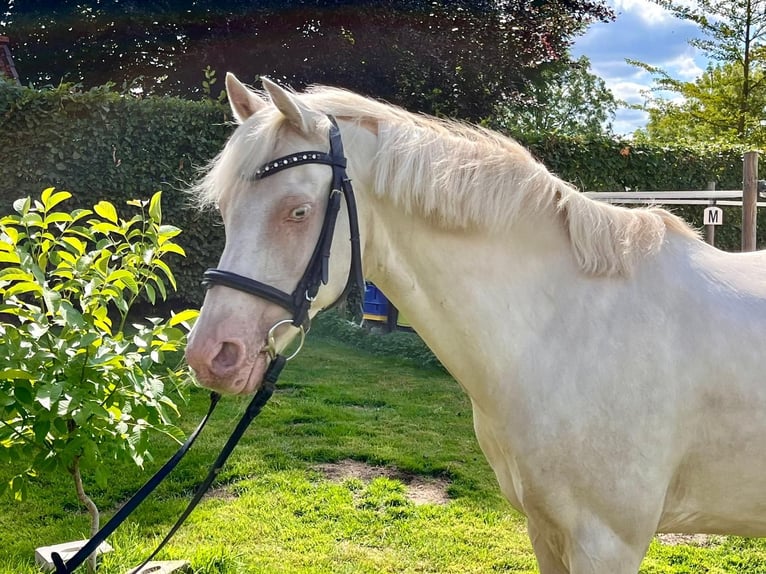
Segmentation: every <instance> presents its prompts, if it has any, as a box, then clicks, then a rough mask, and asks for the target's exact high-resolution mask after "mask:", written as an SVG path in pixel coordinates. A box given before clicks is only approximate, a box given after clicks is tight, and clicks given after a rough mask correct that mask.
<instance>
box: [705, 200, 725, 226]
mask: <svg viewBox="0 0 766 574" xmlns="http://www.w3.org/2000/svg"><path fill="white" fill-rule="evenodd" d="M703 219H704V220H705V225H723V209H721V208H720V207H716V206H714V205H711V206H710V207H706V208H705V215H704V218H703Z"/></svg>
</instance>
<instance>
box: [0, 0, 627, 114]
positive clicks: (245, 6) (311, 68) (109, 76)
mask: <svg viewBox="0 0 766 574" xmlns="http://www.w3.org/2000/svg"><path fill="white" fill-rule="evenodd" d="M7 1H9V0H6V2H7ZM0 12H1V10H0ZM8 12H9V13H10V16H9V17H8V18H7V19H6V25H5V28H4V29H3V28H0V31H3V32H4V33H5V34H6V35H9V36H11V37H12V39H13V40H14V41H15V46H14V56H15V59H16V62H17V68H18V69H19V72H20V74H21V75H22V76H24V77H25V78H26V80H24V81H29V80H31V81H33V82H36V83H40V82H43V83H45V82H54V83H56V82H59V81H60V80H61V78H62V77H63V78H65V79H66V80H67V81H81V82H83V83H84V84H85V86H86V87H90V86H93V85H96V84H101V83H104V82H106V81H113V82H116V83H118V84H121V83H123V82H125V83H127V84H130V83H132V82H134V80H136V78H138V77H142V78H143V79H141V80H138V83H137V84H136V87H137V88H140V89H143V90H144V92H154V93H172V94H176V95H188V94H190V93H192V92H193V91H194V90H199V85H200V83H201V80H202V72H201V70H202V69H204V68H205V67H206V66H210V68H211V69H212V70H214V71H217V72H218V73H219V75H221V73H222V72H224V71H233V72H235V73H237V74H238V75H239V76H240V77H243V78H245V79H248V80H254V79H255V78H256V75H257V74H264V75H269V76H270V77H272V78H273V79H276V80H281V81H285V82H286V83H288V84H290V85H292V86H293V87H295V88H297V89H301V88H303V87H304V86H305V85H307V84H312V83H326V84H332V85H338V86H342V87H346V88H349V89H352V90H355V91H358V92H361V93H364V94H367V95H371V96H375V97H379V98H383V99H386V100H388V101H391V102H392V103H396V104H400V105H403V106H405V107H407V108H410V109H415V110H420V111H425V112H431V113H436V114H442V115H454V116H459V117H463V118H466V119H471V120H479V119H482V118H484V117H487V116H488V115H489V114H491V113H492V110H493V109H494V107H495V104H496V102H497V101H498V100H501V99H503V100H509V101H514V100H521V99H523V98H522V96H523V94H524V93H525V91H526V89H527V87H528V86H529V85H530V83H531V82H533V81H535V80H536V79H537V77H538V75H539V72H540V71H541V70H542V69H543V68H544V67H545V66H546V65H550V64H554V63H557V62H559V61H560V60H562V59H566V58H567V48H568V47H569V45H570V43H571V39H572V37H573V36H575V35H576V34H579V33H581V32H582V31H584V30H585V28H586V27H587V26H588V24H590V23H591V22H594V21H607V20H609V19H610V18H612V17H613V14H612V12H611V10H610V9H609V8H608V7H607V6H606V3H605V0H549V1H543V0H472V1H469V0H382V1H381V0H356V1H352V0H329V1H322V2H320V1H319V0H284V1H282V2H277V1H276V0H273V1H261V2H257V3H253V2H246V1H244V0H217V1H214V0H195V1H193V2H191V3H190V2H182V1H181V0H163V1H160V2H152V3H147V2H139V1H138V0H120V1H118V0H101V1H98V2H97V1H96V0H91V1H82V0H58V1H50V0H48V1H41V2H36V3H31V2H22V1H20V0H16V1H15V2H14V3H13V7H12V9H10V10H8ZM75 39H76V40H77V41H73V40H75Z"/></svg>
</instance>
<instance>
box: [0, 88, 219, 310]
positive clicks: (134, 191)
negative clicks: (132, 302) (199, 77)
mask: <svg viewBox="0 0 766 574" xmlns="http://www.w3.org/2000/svg"><path fill="white" fill-rule="evenodd" d="M226 113H227V108H224V107H223V106H221V105H220V104H217V103H214V102H209V101H204V102H199V101H196V102H195V101H187V100H182V99H178V98H144V99H138V98H134V97H130V96H125V95H122V94H120V93H118V92H116V91H114V90H112V89H111V88H110V87H109V86H105V87H100V88H95V89H93V90H90V91H87V92H82V91H80V90H78V89H76V88H75V87H72V86H67V85H64V86H60V87H57V88H53V89H47V90H32V89H29V88H23V87H20V86H18V85H15V84H12V83H10V82H6V81H3V80H2V79H0V134H1V135H2V144H0V145H2V151H1V152H0V158H1V159H0V212H1V213H9V212H10V211H11V204H12V203H13V200H15V199H17V198H19V197H23V196H33V197H34V196H38V195H39V194H40V191H41V190H43V189H45V188H47V187H50V186H54V187H56V188H58V189H64V190H67V191H71V192H72V193H73V194H74V198H73V199H72V200H70V201H69V202H68V204H67V206H68V208H70V209H71V208H73V207H87V206H91V205H93V204H95V203H96V202H97V201H99V200H102V199H108V200H109V201H111V202H113V203H115V204H117V205H119V204H123V203H124V202H125V201H127V200H129V199H148V198H149V197H151V196H152V195H153V193H154V192H156V191H157V190H162V191H163V198H162V199H163V201H162V204H163V205H162V207H163V211H164V219H165V221H167V222H169V223H172V224H173V225H176V226H178V227H180V228H181V229H183V234H182V235H181V237H180V238H179V243H180V244H181V245H182V246H183V247H184V249H185V250H186V253H187V257H186V258H185V259H182V258H178V260H174V261H172V262H171V265H172V267H173V269H174V271H175V272H176V277H177V280H178V287H179V290H178V293H179V296H181V297H183V298H184V299H185V300H186V301H188V302H194V303H199V302H201V298H202V294H203V293H202V289H201V287H200V278H201V269H204V268H206V267H209V266H212V265H214V264H215V262H216V261H217V260H218V257H219V255H220V253H221V250H222V249H223V228H222V227H221V225H220V222H219V221H217V220H216V218H215V216H214V215H213V214H210V213H206V214H200V213H198V212H196V211H195V210H193V209H192V208H191V207H190V205H189V199H188V196H187V195H186V194H185V190H186V189H188V187H189V183H190V182H191V181H193V180H194V179H195V178H196V177H197V175H198V170H199V169H200V168H201V167H203V166H204V165H205V164H206V163H207V162H208V161H209V160H210V159H211V158H213V157H214V156H215V154H216V153H218V151H220V149H221V147H222V145H223V142H224V141H225V140H226V138H227V137H228V135H229V134H230V133H231V130H232V128H231V126H230V125H229V124H228V123H227V116H226Z"/></svg>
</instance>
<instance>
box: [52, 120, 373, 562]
mask: <svg viewBox="0 0 766 574" xmlns="http://www.w3.org/2000/svg"><path fill="white" fill-rule="evenodd" d="M328 118H329V119H330V123H331V126H330V133H329V139H330V153H325V152H320V151H307V152H301V153H296V154H292V155H289V156H284V157H280V158H277V159H275V160H272V161H270V162H268V163H266V164H264V165H263V166H261V167H260V168H259V169H258V170H257V171H256V172H255V176H254V179H256V180H260V179H263V178H266V177H268V176H270V175H272V174H274V173H278V172H280V171H282V170H285V169H288V168H291V167H295V166H298V165H303V164H307V163H319V164H325V165H329V166H330V167H331V168H332V184H331V187H330V197H329V199H328V202H327V210H326V211H325V218H324V223H323V224H322V230H321V232H320V233H319V238H318V240H317V244H316V247H315V248H314V252H313V254H312V256H311V259H310V260H309V263H308V265H307V266H306V270H305V271H304V273H303V276H302V277H301V279H300V280H299V281H298V284H297V286H296V287H295V289H294V290H293V292H292V293H286V292H284V291H282V290H280V289H277V288H275V287H272V286H271V285H267V284H265V283H261V282H260V281H256V280H255V279H251V278H249V277H245V276H243V275H238V274H236V273H232V272H230V271H225V270H222V269H208V270H207V271H205V272H204V274H203V276H202V277H203V280H202V284H203V285H204V286H205V287H206V288H207V289H210V288H212V287H214V286H215V285H223V286H225V287H229V288H232V289H237V290H239V291H244V292H246V293H249V294H251V295H255V296H256V297H261V298H263V299H266V300H267V301H270V302H272V303H275V304H277V305H279V306H280V307H282V308H284V309H286V310H287V311H289V312H290V313H291V314H292V318H291V319H283V320H282V321H279V322H277V323H276V324H275V325H274V326H273V327H272V328H271V329H270V330H269V334H268V336H267V349H268V352H269V354H270V356H271V362H270V363H269V367H268V369H267V370H266V373H265V374H264V377H263V383H262V385H261V388H260V389H259V390H258V392H257V393H256V394H255V396H253V398H252V400H251V401H250V404H249V405H248V406H247V408H246V409H245V413H244V414H243V415H242V418H241V419H240V421H239V422H238V423H237V426H236V427H235V428H234V430H233V431H232V433H231V436H229V438H228V440H227V441H226V443H225V444H224V446H223V448H222V449H221V452H220V454H219V455H218V457H217V458H216V460H215V462H213V464H212V465H211V466H210V468H209V470H208V473H207V475H206V476H205V479H204V480H203V481H202V482H201V483H200V484H199V486H198V487H197V490H196V491H195V493H194V496H193V497H192V499H191V500H190V501H189V504H188V505H187V507H186V509H185V510H184V511H183V513H182V514H181V516H179V518H178V520H177V521H176V523H175V524H174V525H173V527H172V528H171V529H170V531H169V532H168V533H167V535H166V536H165V538H163V540H162V542H160V543H159V545H158V546H157V548H155V550H154V551H153V552H152V553H151V555H149V557H148V558H147V559H146V560H144V562H143V563H142V564H141V565H140V566H138V567H137V568H133V569H131V572H135V573H136V574H138V573H140V572H141V570H142V569H143V568H144V566H146V565H147V564H148V563H149V561H150V560H152V558H154V557H155V556H156V555H157V553H158V552H159V551H160V550H161V549H162V548H163V547H164V546H165V545H166V544H167V542H168V541H169V540H170V539H171V538H172V537H173V535H174V534H175V533H176V531H177V530H178V529H179V528H180V527H181V525H182V524H183V523H184V521H185V520H186V519H187V518H188V516H189V515H190V514H191V513H192V511H193V510H194V508H195V507H196V506H197V504H199V502H200V501H201V500H202V498H203V497H204V495H205V493H206V492H207V491H208V489H209V488H210V486H211V485H212V484H213V482H214V481H215V479H216V477H217V476H218V474H219V473H220V471H221V469H222V468H223V465H224V464H225V463H226V460H227V459H228V458H229V455H230V454H231V453H232V451H233V450H234V447H236V445H237V443H238V442H239V440H240V439H241V438H242V435H243V434H244V433H245V431H246V430H247V428H248V427H249V426H250V423H251V422H252V421H253V419H255V417H257V416H258V415H259V414H260V412H261V410H262V409H263V407H264V406H265V405H266V403H267V402H268V400H269V399H270V398H271V395H272V393H273V392H274V388H275V385H276V382H277V379H278V378H279V375H280V374H281V372H282V369H283V368H284V366H285V365H286V363H287V361H289V360H290V359H292V358H293V357H295V356H296V355H297V354H298V352H299V351H300V349H301V347H302V345H303V338H304V337H305V334H306V331H307V330H308V324H309V316H308V312H309V309H310V307H311V304H312V303H313V302H314V301H315V300H316V296H317V293H318V291H319V288H320V287H321V285H326V284H327V282H328V280H329V262H330V248H331V246H332V239H333V236H334V235H335V223H336V221H337V218H338V213H339V211H340V205H341V203H340V202H341V197H343V198H345V200H346V208H347V211H348V220H349V230H350V241H351V264H350V266H349V272H348V280H347V281H346V286H345V288H344V289H343V292H342V293H341V294H340V296H339V297H338V298H337V299H336V300H335V302H334V303H333V304H332V305H330V307H334V306H335V305H337V304H338V303H339V302H341V301H342V300H343V299H345V297H346V296H347V295H348V294H349V292H350V291H351V289H352V288H353V286H354V285H357V286H358V287H359V288H360V289H361V290H362V292H364V277H363V275H362V258H361V249H360V241H359V219H358V215H357V210H356V201H355V198H354V190H353V187H352V186H351V180H350V179H349V178H348V175H347V174H346V157H345V155H344V152H343V141H342V140H341V134H340V129H339V128H338V124H337V123H336V121H335V118H333V117H332V116H328ZM288 323H290V324H292V325H294V326H295V327H298V328H299V329H300V336H301V340H300V346H299V347H298V349H297V350H296V351H295V352H293V353H292V354H291V355H290V356H289V357H285V356H283V355H280V354H279V353H278V352H277V350H276V341H275V331H276V329H277V328H278V327H280V326H281V325H284V324H288ZM219 399H220V395H219V394H218V393H215V392H213V393H211V394H210V406H209V408H208V411H207V414H205V416H204V417H203V418H202V421H200V423H199V425H198V426H197V428H196V429H195V430H194V432H192V434H191V435H189V437H188V438H187V439H186V442H184V444H183V445H181V447H180V448H179V449H178V451H177V452H176V453H175V454H174V455H173V456H172V457H171V458H170V459H169V460H168V461H167V462H166V463H165V464H164V465H163V466H162V467H161V468H160V469H159V470H158V471H157V472H156V473H155V474H154V476H152V477H151V478H150V479H149V480H148V481H147V482H146V484H144V486H142V487H141V488H140V489H139V490H138V491H137V492H136V493H135V494H134V495H133V496H132V497H131V498H130V500H128V502H126V503H125V504H124V505H123V506H122V508H120V510H119V511H118V512H117V513H116V514H115V515H114V516H113V517H112V518H111V519H110V520H109V521H108V522H107V523H106V524H105V525H104V526H103V527H102V528H101V529H100V530H99V531H98V532H97V533H96V534H95V535H94V536H93V538H91V539H90V540H89V541H88V542H87V543H86V544H85V545H84V546H83V547H82V548H81V549H80V550H79V551H78V552H77V553H76V554H75V555H74V556H72V557H71V558H70V559H69V560H68V561H66V562H65V561H64V559H63V558H62V557H61V555H60V554H58V553H55V552H54V553H53V555H52V556H51V559H52V560H53V564H54V566H55V574H72V573H73V572H74V571H75V570H76V569H77V568H78V567H79V566H80V565H81V564H82V563H83V562H85V560H87V558H88V556H90V555H91V554H92V553H93V552H95V551H96V549H97V548H98V547H99V545H100V544H101V543H102V542H103V541H104V540H106V538H107V537H108V536H109V535H110V534H112V532H114V531H115V530H116V529H117V527H118V526H120V524H122V523H123V522H124V521H125V520H126V519H127V518H128V516H129V515H130V514H131V513H132V512H133V511H134V510H135V509H136V508H137V507H138V505H139V504H141V502H143V501H144V500H145V499H146V497H147V496H149V494H151V493H152V491H154V489H156V488H157V486H159V484H160V483H161V482H162V481H163V480H164V479H165V478H166V477H167V475H168V474H169V473H170V472H171V471H172V470H173V469H174V468H175V467H176V465H177V464H178V463H179V462H180V461H181V459H182V458H183V457H184V455H186V453H187V452H188V451H189V449H190V448H191V446H192V445H193V444H194V442H195V441H196V440H197V437H198V436H199V434H200V433H201V432H202V429H203V428H204V427H205V425H206V424H207V421H208V420H209V419H210V416H211V415H212V413H213V411H214V410H215V407H216V405H217V404H218V401H219Z"/></svg>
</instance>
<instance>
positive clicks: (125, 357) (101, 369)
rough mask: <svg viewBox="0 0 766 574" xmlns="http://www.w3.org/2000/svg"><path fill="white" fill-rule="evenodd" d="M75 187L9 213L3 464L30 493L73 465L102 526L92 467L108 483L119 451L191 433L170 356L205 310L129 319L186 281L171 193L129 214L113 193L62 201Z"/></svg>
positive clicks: (130, 454)
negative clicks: (144, 303)
mask: <svg viewBox="0 0 766 574" xmlns="http://www.w3.org/2000/svg"><path fill="white" fill-rule="evenodd" d="M69 197H71V194H69V193H68V192H64V191H58V192H56V191H54V190H53V189H52V188H49V189H46V190H45V191H44V192H43V193H42V195H41V197H40V200H35V201H34V202H33V201H32V200H31V199H30V198H26V199H21V200H18V201H17V202H16V203H15V204H14V207H15V209H16V212H17V213H16V214H13V215H7V216H5V217H2V218H0V262H2V269H1V270H0V296H2V305H0V365H1V366H0V464H1V465H2V466H4V467H5V468H6V471H10V472H7V473H4V474H5V476H11V478H10V480H8V481H7V482H6V481H3V482H0V493H2V491H4V490H9V492H10V493H11V494H13V495H14V496H15V497H16V498H19V499H21V498H23V497H25V496H26V494H27V489H28V482H29V480H30V479H33V478H34V477H36V476H37V475H39V474H42V473H55V472H66V473H69V474H71V476H72V479H73V481H74V486H75V490H76V493H77V497H78V499H79V500H80V502H81V503H82V504H83V505H84V506H85V507H86V508H87V510H88V512H89V514H90V517H91V536H93V534H95V532H96V531H97V530H98V527H99V511H98V507H97V506H96V504H95V503H94V501H93V500H92V499H91V498H90V497H89V496H88V494H87V493H86V491H85V487H84V486H83V473H85V474H86V475H87V474H90V475H92V477H93V478H94V479H95V481H96V483H97V484H98V485H100V486H105V484H106V482H107V478H108V473H107V468H108V467H109V461H112V460H131V459H132V460H133V461H134V462H135V463H136V464H137V465H139V466H142V465H143V462H144V460H145V459H146V458H147V457H149V456H150V454H151V450H152V448H151V444H150V434H151V433H162V434H169V435H170V436H173V437H178V435H179V434H180V430H179V429H177V428H176V427H174V426H173V425H172V419H173V417H174V416H175V415H177V411H176V405H175V403H174V401H173V400H172V398H171V396H172V394H171V393H172V392H174V391H178V390H179V389H178V385H179V383H180V381H181V379H182V377H183V375H184V373H185V370H184V369H182V368H180V367H171V366H167V365H166V359H168V358H170V357H171V356H172V355H177V354H178V353H179V352H180V350H181V349H183V346H184V343H185V331H184V330H183V329H181V328H180V327H181V326H184V324H185V322H186V321H187V320H189V319H192V318H193V317H195V316H196V314H197V312H196V311H185V312H181V313H179V314H177V315H175V316H174V317H172V318H171V319H168V320H163V319H151V320H146V321H137V322H136V324H133V325H129V324H128V320H129V318H130V320H131V321H134V320H136V319H135V318H134V317H132V315H131V311H132V310H133V307H134V304H136V303H137V302H138V301H139V300H140V298H141V297H146V298H147V299H148V300H149V301H150V302H152V303H153V302H154V301H155V300H156V298H158V297H159V298H162V299H164V298H165V294H166V292H167V287H168V286H171V287H172V286H173V285H174V279H173V274H172V272H171V271H170V269H169V268H168V267H167V264H166V263H165V262H164V261H163V258H164V257H165V256H166V255H167V254H169V253H178V254H183V250H182V249H181V248H180V247H179V246H178V245H177V244H176V243H174V241H173V238H174V237H175V236H176V235H177V234H178V233H180V230H178V229H177V228H175V227H172V226H167V225H162V224H161V210H160V194H159V192H158V193H157V194H155V196H154V197H153V198H152V200H151V202H144V203H142V202H132V204H133V205H135V206H136V207H138V208H139V210H140V213H139V214H138V215H135V216H134V217H132V218H130V219H129V220H127V221H126V220H123V219H120V218H119V217H118V215H117V211H116V209H115V208H114V206H113V205H112V204H111V203H109V202H106V201H101V202H99V203H97V204H96V205H95V206H94V208H93V210H84V209H76V210H74V211H73V212H71V213H69V212H66V211H61V210H59V209H56V207H57V205H58V204H59V203H61V202H62V201H65V200H66V199H68V198H69ZM147 212H148V213H147ZM147 215H148V217H147ZM169 355H170V356H169ZM177 362H178V361H177ZM22 464H23V465H24V467H25V468H24V467H22V466H20V465H22ZM22 468H24V469H23V470H21V469H22ZM90 569H91V571H93V570H95V556H92V557H91V561H90Z"/></svg>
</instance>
